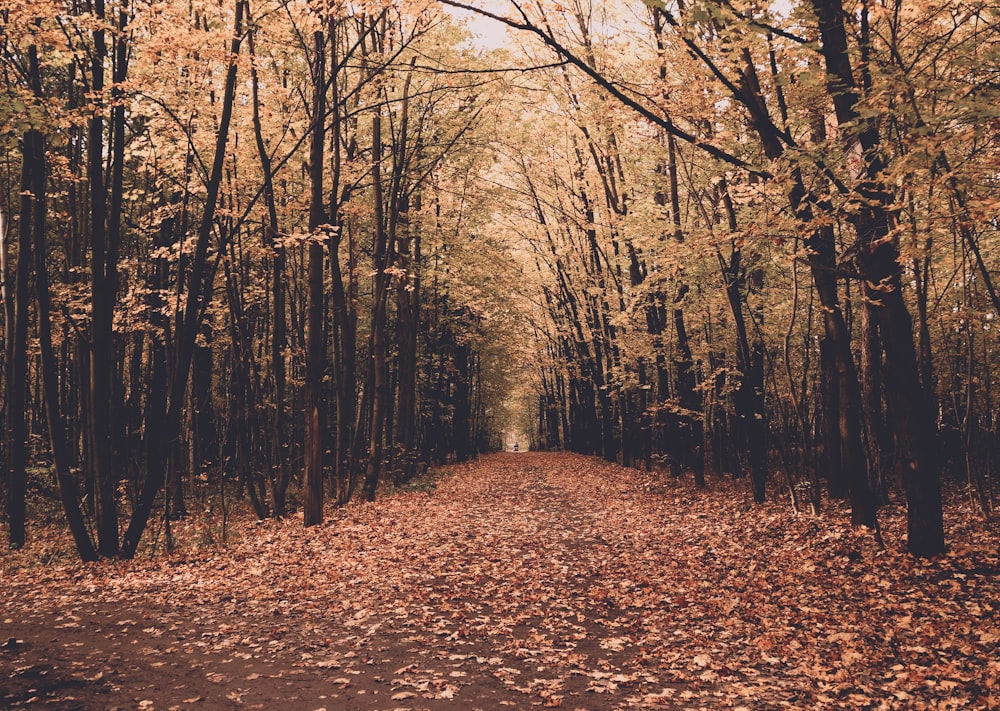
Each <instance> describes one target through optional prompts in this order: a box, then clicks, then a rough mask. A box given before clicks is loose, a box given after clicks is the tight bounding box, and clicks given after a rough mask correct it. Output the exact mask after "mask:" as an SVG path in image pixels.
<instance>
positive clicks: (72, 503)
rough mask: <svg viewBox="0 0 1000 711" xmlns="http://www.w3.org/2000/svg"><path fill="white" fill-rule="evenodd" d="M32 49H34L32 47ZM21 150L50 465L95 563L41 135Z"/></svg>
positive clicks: (80, 546)
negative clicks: (48, 233)
mask: <svg viewBox="0 0 1000 711" xmlns="http://www.w3.org/2000/svg"><path fill="white" fill-rule="evenodd" d="M32 50H34V48H33V47H32ZM32 65H33V66H34V67H36V68H37V59H35V60H34V61H32ZM24 151H25V160H26V161H27V162H29V163H30V165H31V170H30V172H31V180H30V181H29V182H30V185H31V188H30V189H31V193H32V198H31V199H32V202H33V209H32V215H31V230H32V235H33V242H34V254H35V293H36V295H37V304H38V345H39V349H40V350H41V369H42V387H43V392H44V400H45V415H46V423H47V426H48V431H49V445H50V447H51V450H52V464H53V467H54V469H55V472H56V481H57V482H58V483H59V495H60V498H61V499H62V504H63V510H64V511H65V513H66V521H67V522H68V523H69V529H70V532H71V533H72V535H73V541H74V543H75V544H76V550H77V552H78V553H79V554H80V558H81V559H82V560H84V561H87V562H90V561H95V560H97V559H98V555H97V550H96V549H95V548H94V542H93V541H92V540H91V538H90V533H89V532H88V531H87V525H86V521H85V520H84V517H83V511H82V510H81V508H80V491H79V487H78V485H77V481H76V479H74V478H73V474H72V472H71V471H70V456H69V447H68V445H67V441H66V428H65V425H64V423H63V418H62V414H61V413H62V410H61V407H60V402H59V371H58V368H59V364H58V363H57V362H56V355H55V352H54V351H53V348H52V330H51V299H50V296H49V274H48V262H47V259H46V255H47V249H46V244H45V181H46V176H45V172H46V171H45V140H44V138H43V136H42V134H41V133H39V132H38V131H29V132H28V133H27V134H26V135H25V138H24ZM23 217H24V216H22V218H23ZM0 232H2V230H0Z"/></svg>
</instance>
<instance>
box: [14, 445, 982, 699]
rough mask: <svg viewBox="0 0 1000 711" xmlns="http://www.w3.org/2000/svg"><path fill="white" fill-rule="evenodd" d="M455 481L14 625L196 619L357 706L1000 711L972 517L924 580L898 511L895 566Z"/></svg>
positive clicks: (607, 472) (77, 577) (561, 457)
mask: <svg viewBox="0 0 1000 711" xmlns="http://www.w3.org/2000/svg"><path fill="white" fill-rule="evenodd" d="M450 472H451V473H450V475H449V476H446V477H444V478H442V479H441V480H440V481H439V482H438V485H437V488H436V490H434V491H432V492H430V493H428V492H423V491H415V492H410V493H403V494H397V495H393V496H389V497H385V498H383V499H381V500H380V501H378V502H377V503H375V504H373V505H369V504H358V505H351V506H348V507H346V508H345V509H342V510H339V511H336V512H333V513H332V519H331V520H329V521H328V522H327V523H326V524H324V525H323V526H322V527H319V528H314V529H310V530H303V529H302V528H301V522H300V521H298V522H297V521H295V520H290V521H286V522H265V523H262V524H259V525H247V526H246V528H245V530H244V531H243V533H242V536H241V537H240V541H239V543H237V544H235V545H232V546H230V547H229V548H228V549H226V550H216V551H213V552H211V553H204V552H203V553H198V554H189V555H187V556H186V557H184V556H173V557H160V558H157V559H153V560H146V561H139V562H136V563H133V564H128V565H125V564H122V565H93V566H81V565H67V566H59V567H52V566H50V567H48V568H46V569H44V570H38V569H29V568H21V569H18V570H12V571H9V572H8V573H7V574H6V577H7V579H6V581H5V583H4V584H5V586H7V587H9V588H10V589H11V590H12V592H14V595H13V596H12V597H11V598H10V599H12V600H13V601H12V602H9V603H5V612H4V616H11V615H16V614H18V611H20V613H21V614H26V613H27V611H28V610H31V609H36V610H37V609H39V608H48V609H52V610H56V611H58V610H59V609H60V608H62V607H67V606H70V605H80V604H81V601H86V600H89V601H93V602H94V603H95V604H98V603H100V604H113V605H117V606H120V607H121V608H122V609H147V610H148V609H157V610H168V611H170V612H169V617H170V618H172V620H171V621H172V624H173V625H175V629H176V626H177V625H183V621H184V619H185V616H189V618H190V616H193V615H195V614H196V613H197V614H198V615H199V616H200V619H202V621H203V622H210V621H211V620H212V619H217V620H218V623H217V624H215V626H214V628H213V629H214V630H216V632H215V634H216V636H215V637H212V638H211V639H210V640H209V641H210V642H211V644H212V646H213V648H214V649H216V650H218V651H219V653H220V654H225V655H228V658H229V659H228V661H232V659H233V658H234V657H235V658H241V657H240V655H243V656H242V658H245V659H246V660H247V661H248V662H255V663H256V662H260V661H261V660H264V659H267V658H268V657H269V656H270V657H272V658H273V657H275V655H279V656H280V654H284V655H286V657H282V658H292V659H295V660H296V661H295V664H294V667H295V668H294V669H291V670H274V669H271V670H270V673H272V674H279V675H280V674H285V673H290V674H295V673H303V670H306V671H308V672H309V673H312V674H317V675H319V678H321V679H323V680H324V683H325V685H326V687H327V689H328V693H327V694H325V695H324V696H325V697H328V698H329V699H332V701H328V702H327V703H328V704H330V705H331V706H333V707H335V708H341V707H344V706H343V705H342V704H343V703H346V700H348V699H349V700H350V703H351V707H352V708H380V709H382V708H405V709H410V708H473V707H479V708H497V707H505V706H508V707H518V708H521V707H528V706H533V705H534V706H543V707H558V706H561V707H564V708H574V709H575V708H587V709H599V708H618V707H638V708H649V707H656V706H663V707H667V708H691V709H698V708H712V709H716V708H747V709H774V708H845V709H883V708H908V709H909V708H915V709H919V708H936V709H938V708H940V709H946V708H969V707H974V708H1000V681H998V678H1000V620H998V607H1000V575H998V544H997V537H996V534H995V532H991V531H990V530H989V527H988V525H987V524H986V523H985V522H983V521H982V520H981V519H979V518H977V517H976V515H975V514H973V513H972V512H971V511H970V510H968V509H967V508H966V507H965V505H964V504H962V503H960V502H953V503H952V505H950V506H949V508H948V513H947V519H946V525H947V526H948V535H949V540H950V541H951V542H952V548H951V551H950V553H949V554H948V555H946V556H944V557H942V558H940V559H935V560H931V561H920V560H915V559H913V558H911V557H909V556H908V555H906V554H905V553H904V552H902V550H901V547H900V545H899V541H900V539H901V537H902V536H901V532H902V530H904V529H905V521H904V520H903V518H902V512H901V511H899V510H896V509H889V510H886V511H885V512H883V526H884V528H885V535H886V540H887V541H889V542H890V543H889V549H888V550H881V549H879V547H878V546H877V545H876V543H875V542H874V540H872V537H871V535H870V534H867V533H865V532H863V531H855V530H852V529H851V528H850V527H849V526H848V525H846V524H845V523H843V522H844V521H846V519H847V517H846V515H842V512H840V513H831V514H830V515H829V516H828V517H827V518H823V519H815V518H812V517H809V516H800V517H794V516H793V515H792V514H791V512H790V510H789V509H788V507H787V505H786V504H785V503H784V502H779V503H774V504H768V505H765V506H762V507H761V506H755V505H753V504H752V503H750V502H749V501H748V500H747V494H746V489H747V488H748V487H746V486H745V485H744V484H742V483H736V484H732V483H728V482H727V483H723V482H720V481H712V482H711V487H710V490H709V491H698V490H696V489H694V488H693V487H691V486H690V485H688V484H687V483H685V482H679V481H674V480H670V479H664V476H665V475H663V474H656V473H654V474H646V473H643V472H637V471H634V470H627V469H623V468H620V467H616V466H613V465H606V464H604V463H602V462H599V461H597V460H593V459H587V458H583V457H579V456H575V455H569V454H517V455H496V456H492V457H487V458H484V459H483V460H481V461H480V462H478V463H474V464H470V465H466V466H460V467H451V468H450ZM206 673H209V674H211V673H212V672H211V670H208V671H207V672H206ZM220 673H221V672H220ZM254 673H257V672H254ZM244 678H249V677H244ZM220 681H222V680H220ZM236 691H238V689H237V690H236ZM231 693H235V691H232V690H231ZM336 699H340V701H339V702H338V701H335V700H336ZM195 700H197V699H195ZM231 700H232V699H231ZM234 703H237V702H236V701H234ZM318 705H319V704H316V705H314V706H312V707H311V708H316V707H317V706H318ZM302 708H306V706H302Z"/></svg>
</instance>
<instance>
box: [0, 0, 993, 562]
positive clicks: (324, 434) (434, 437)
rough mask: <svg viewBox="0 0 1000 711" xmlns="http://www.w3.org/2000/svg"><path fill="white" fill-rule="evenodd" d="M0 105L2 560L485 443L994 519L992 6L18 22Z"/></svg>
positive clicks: (731, 2)
mask: <svg viewBox="0 0 1000 711" xmlns="http://www.w3.org/2000/svg"><path fill="white" fill-rule="evenodd" d="M473 18H474V22H472V23H471V24H469V23H470V21H471V19H473ZM469 27H474V28H483V27H489V28H491V29H492V31H494V32H496V34H491V35H490V36H488V37H483V36H477V35H475V34H473V33H470V31H469V29H468V28H469ZM0 81H2V94H0V143H2V145H3V148H4V150H3V151H2V152H0V234H2V238H3V241H2V250H0V257H2V264H0V266H2V276H3V282H2V286H3V293H2V297H3V311H4V314H3V320H2V321H3V338H4V356H3V359H2V384H3V387H2V391H3V398H2V405H3V417H4V428H3V430H4V437H3V442H2V448H3V462H4V466H3V488H4V493H5V519H6V523H7V526H8V530H9V543H10V546H11V547H13V548H20V547H22V546H24V545H25V544H26V543H27V542H29V541H30V536H31V526H32V520H31V516H30V514H29V511H30V510H31V506H30V504H31V502H32V501H34V500H38V499H44V498H52V499H58V500H60V501H61V505H62V507H63V510H64V514H65V520H66V521H67V523H68V525H69V528H70V530H71V531H72V535H73V539H74V541H75V544H76V547H77V551H78V553H79V555H80V556H81V557H82V558H83V559H85V560H96V559H98V558H101V557H122V558H131V557H133V556H134V555H136V553H137V551H138V550H139V549H140V543H141V541H142V538H143V533H144V531H145V530H146V529H147V527H148V524H149V522H150V521H151V520H152V519H153V518H154V517H160V518H161V519H162V520H163V522H164V524H165V525H166V526H169V525H170V521H171V520H176V519H177V518H178V517H182V516H184V515H185V514H186V512H187V510H188V508H189V507H191V506H192V503H193V502H195V501H202V500H204V499H205V498H207V497H222V498H223V499H225V497H239V498H240V499H241V500H244V501H247V502H248V503H249V505H250V506H251V507H252V510H253V511H254V513H255V514H256V516H258V517H260V518H261V519H263V518H267V517H283V516H286V515H287V514H288V513H289V512H290V511H292V510H297V511H301V512H302V516H303V521H304V523H305V525H306V526H311V525H314V524H317V523H320V522H321V521H322V520H323V516H324V510H325V509H326V510H327V511H329V506H331V505H341V504H344V503H346V502H348V501H349V500H351V499H352V498H355V499H356V498H359V497H364V498H367V499H369V500H371V499H374V498H375V497H376V494H377V492H378V491H379V487H380V484H383V483H387V482H396V483H403V482H407V481H409V480H411V479H413V478H414V477H415V476H417V475H418V474H422V473H423V472H424V471H425V470H426V469H427V467H428V466H434V465H436V464H441V463H445V462H453V461H458V462H462V461H465V460H468V459H470V458H472V457H475V456H476V455H477V454H478V453H480V452H485V451H490V450H496V449H501V448H503V447H504V446H505V445H506V444H507V443H508V442H511V443H512V442H513V440H514V439H515V438H516V439H517V440H519V443H520V444H521V445H522V448H526V447H527V446H529V445H530V447H531V448H533V449H567V450H572V451H575V452H579V453H583V454H591V455H599V456H601V457H603V458H604V459H606V460H608V461H610V462H616V461H617V462H619V463H621V464H624V465H626V466H631V467H636V468H646V469H650V470H652V469H658V470H664V471H668V472H670V473H672V475H673V476H677V477H692V478H693V480H694V481H695V482H696V483H697V484H698V485H699V486H703V485H705V483H706V480H707V479H708V480H709V481H710V478H711V477H713V476H719V475H726V476H731V477H736V478H741V479H745V480H746V490H747V492H748V495H750V496H752V497H753V499H755V500H756V501H758V502H763V501H764V500H765V499H766V498H772V499H779V498H784V499H787V500H790V503H791V506H792V507H794V508H795V509H796V510H812V511H814V512H819V511H820V509H821V507H824V506H826V505H827V502H828V501H829V500H831V499H833V500H835V499H846V500H848V501H849V503H850V510H851V519H852V523H854V524H856V525H858V526H865V527H868V528H870V529H873V530H874V531H875V532H876V533H877V532H878V531H879V526H878V521H879V519H878V512H879V508H880V506H882V505H883V504H885V503H886V502H889V501H905V503H906V507H907V535H906V545H907V546H908V548H909V550H910V551H911V552H912V553H913V554H915V555H917V556H933V555H935V554H938V553H940V552H942V551H943V550H944V549H945V544H946V541H945V535H944V526H943V522H942V484H949V485H955V486H958V487H961V490H962V492H963V495H964V496H966V497H967V498H968V499H969V500H970V501H972V502H973V503H974V504H975V507H976V508H977V509H978V510H979V511H981V512H982V514H983V515H987V516H988V515H992V513H993V510H994V506H995V503H996V482H997V477H998V475H997V471H998V467H1000V461H997V460H998V458H1000V432H998V424H1000V423H998V421H997V415H996V412H997V406H996V403H997V401H998V399H1000V393H995V392H994V391H993V387H994V384H995V383H994V381H995V380H998V379H1000V371H998V368H1000V358H998V354H997V347H996V335H997V328H998V324H997V323H995V320H996V316H997V314H1000V295H998V292H997V288H998V287H997V285H996V284H995V276H996V274H997V270H998V268H1000V235H998V230H1000V222H998V213H997V208H998V205H1000V203H998V198H997V194H998V191H997V188H998V187H1000V181H998V175H1000V171H998V168H1000V11H998V9H997V7H996V6H995V5H994V4H993V3H990V2H986V1H984V0H967V1H966V0H963V1H958V2H956V1H955V0H920V1H919V2H903V1H902V0H884V1H881V0H860V1H859V2H847V1H845V0H797V1H796V2H792V3H774V4H773V5H771V6H768V4H767V3H757V2H744V1H743V0H693V1H687V0H685V1H683V2H681V1H680V0H677V1H676V2H673V1H671V2H663V1H662V0H644V1H643V2H640V1H639V0H620V1H619V2H611V1H609V2H606V3H604V4H602V3H600V2H598V1H597V0H595V1H594V2H587V1H586V0H570V1H569V2H565V3H559V2H548V1H547V0H533V1H531V2H527V3H523V4H522V3H519V2H514V1H513V0H511V1H509V2H496V3H491V4H484V5H482V6H479V7H472V6H466V5H464V4H463V3H462V2H459V1H458V0H440V1H439V2H432V1H415V2H388V1H385V2H383V1H382V0H366V1H365V2H358V3H344V2H339V1H336V0H315V1H311V2H306V1H304V0H219V2H204V1H202V0H188V2H178V1H176V0H73V1H72V2H68V1H66V0H12V1H10V2H7V3H5V4H4V6H3V8H2V9H0ZM998 385H1000V383H998ZM324 502H326V504H324ZM331 502H332V503H331Z"/></svg>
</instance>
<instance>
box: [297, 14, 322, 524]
mask: <svg viewBox="0 0 1000 711" xmlns="http://www.w3.org/2000/svg"><path fill="white" fill-rule="evenodd" d="M312 82H313V101H312V117H313V123H312V138H311V143H310V148H309V185H310V197H309V200H310V202H309V233H310V237H309V247H308V251H309V262H308V267H307V268H308V276H307V282H308V287H309V302H308V306H307V307H306V313H307V316H306V387H305V398H306V402H305V411H306V468H305V478H304V481H303V484H302V489H303V496H302V508H303V522H304V524H305V525H306V526H314V525H316V524H318V523H322V521H323V435H324V432H323V416H322V412H323V372H324V370H325V365H326V363H325V358H324V355H325V345H326V339H325V338H324V335H325V330H324V327H323V310H324V304H325V293H324V289H323V249H324V246H325V245H324V243H323V241H321V236H322V235H321V233H320V228H321V227H322V226H324V225H326V222H327V220H326V212H325V209H324V204H323V200H324V192H323V170H324V168H325V166H324V165H323V149H324V147H325V145H326V40H325V35H324V33H323V32H322V31H321V30H318V31H316V32H314V33H313V68H312Z"/></svg>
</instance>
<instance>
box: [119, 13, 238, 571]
mask: <svg viewBox="0 0 1000 711" xmlns="http://www.w3.org/2000/svg"><path fill="white" fill-rule="evenodd" d="M245 9H246V3H245V2H244V0H236V17H235V25H234V28H233V39H232V41H231V43H230V48H229V56H230V60H229V68H228V70H227V73H226V83H225V90H224V94H223V100H222V111H221V115H220V118H219V131H218V134H217V135H216V140H215V150H214V157H213V161H212V170H211V172H210V173H209V179H208V183H207V184H206V186H205V187H206V196H205V207H204V212H203V213H202V217H201V222H200V223H199V226H198V233H197V239H196V242H195V248H194V254H193V256H192V258H191V265H190V269H189V272H188V288H187V290H186V294H185V299H184V307H183V310H182V311H181V313H180V315H179V316H178V319H177V325H176V337H175V356H174V358H173V361H172V366H173V372H172V379H171V382H170V389H169V393H168V398H167V403H168V405H167V412H166V416H165V417H164V433H163V436H164V441H165V442H166V443H167V446H166V447H164V448H163V451H162V452H161V456H164V457H166V456H168V455H167V452H168V451H169V449H170V448H171V447H172V443H173V442H174V441H175V440H176V439H177V437H178V436H179V435H180V426H181V412H182V410H183V403H184V395H185V392H186V391H187V384H188V376H189V375H190V370H191V358H192V354H193V351H194V346H195V336H196V333H197V327H198V323H199V322H200V321H201V319H202V318H203V316H204V310H205V307H206V305H207V303H208V301H209V300H210V299H211V291H210V289H209V288H208V287H209V284H208V283H207V282H208V277H209V275H210V271H211V270H209V269H208V248H209V243H210V241H211V237H212V232H213V229H212V228H213V225H214V223H215V216H216V207H217V206H218V199H219V189H220V187H221V185H222V175H223V167H224V165H225V157H226V146H227V144H228V141H229V128H230V124H231V121H232V116H233V105H234V102H235V96H236V75H237V68H238V64H237V58H238V56H239V52H240V45H241V43H242V34H243V18H244V15H245ZM160 464H161V465H160V466H151V467H150V473H151V475H152V476H151V477H150V478H147V479H146V481H145V482H144V483H143V486H142V490H141V492H140V494H139V500H138V501H137V502H136V507H135V510H134V511H133V513H132V518H131V519H130V520H129V525H128V528H127V529H126V531H125V535H124V537H123V539H122V548H121V556H122V557H123V558H131V557H133V556H134V555H135V552H136V550H137V548H138V547H139V540H140V539H141V537H142V533H143V531H144V530H145V529H146V523H147V522H148V521H149V515H150V513H151V512H152V509H153V503H154V502H155V500H156V496H157V494H158V493H159V492H160V490H161V489H162V488H163V483H164V479H165V472H166V462H165V461H163V462H161V463H160Z"/></svg>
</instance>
